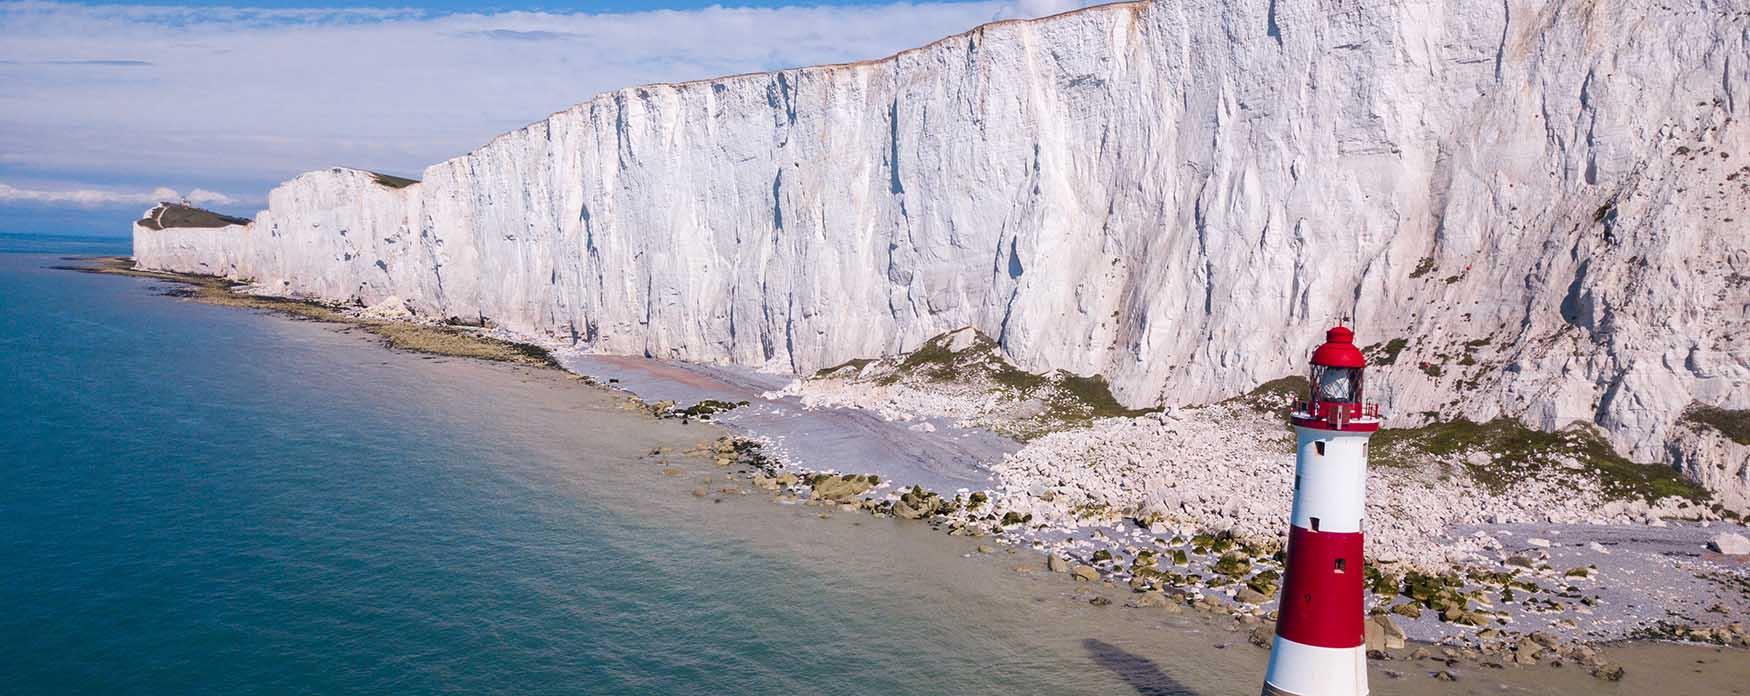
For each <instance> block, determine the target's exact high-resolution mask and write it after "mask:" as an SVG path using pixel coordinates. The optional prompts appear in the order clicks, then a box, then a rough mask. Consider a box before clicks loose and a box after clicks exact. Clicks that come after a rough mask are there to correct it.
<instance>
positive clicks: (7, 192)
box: [0, 182, 241, 208]
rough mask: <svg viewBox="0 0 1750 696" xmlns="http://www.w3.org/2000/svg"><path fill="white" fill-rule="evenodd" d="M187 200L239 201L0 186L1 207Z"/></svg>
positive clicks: (161, 192)
mask: <svg viewBox="0 0 1750 696" xmlns="http://www.w3.org/2000/svg"><path fill="white" fill-rule="evenodd" d="M185 199H186V200H187V201H188V202H190V203H193V204H195V205H234V204H237V203H240V202H241V201H239V200H238V199H236V198H234V197H231V196H227V195H225V194H223V193H217V192H214V191H208V190H206V189H200V188H197V189H195V190H193V191H190V192H189V194H188V195H187V196H186V197H185V196H183V195H182V194H179V193H177V192H176V189H173V188H169V187H166V186H160V187H158V188H155V189H152V190H151V191H150V192H140V191H115V190H107V189H91V188H76V189H59V190H43V189H25V188H18V187H16V186H13V185H11V184H7V183H4V182H0V203H36V204H48V205H77V206H83V207H93V208H94V207H99V206H114V205H156V204H158V203H160V202H163V201H179V200H185Z"/></svg>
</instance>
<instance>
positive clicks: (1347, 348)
mask: <svg viewBox="0 0 1750 696" xmlns="http://www.w3.org/2000/svg"><path fill="white" fill-rule="evenodd" d="M1312 362H1313V364H1314V365H1323V366H1325V367H1367V358H1364V357H1362V356H1361V350H1360V349H1358V348H1356V347H1355V332H1354V331H1350V330H1349V329H1348V328H1346V327H1342V326H1336V327H1332V328H1331V330H1330V331H1326V332H1325V344H1324V345H1322V346H1319V347H1318V350H1315V351H1313V354H1312Z"/></svg>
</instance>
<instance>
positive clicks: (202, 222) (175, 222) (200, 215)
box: [137, 203, 249, 230]
mask: <svg viewBox="0 0 1750 696" xmlns="http://www.w3.org/2000/svg"><path fill="white" fill-rule="evenodd" d="M153 212H156V213H157V215H152V214H147V216H146V217H144V218H140V220H139V222H138V223H137V224H139V225H140V226H141V227H144V228H146V229H149V230H162V229H164V228H166V227H225V226H227V225H247V224H249V218H240V217H231V216H229V215H222V214H219V213H215V212H213V211H211V210H206V209H203V208H193V207H190V206H186V205H180V204H177V203H164V204H161V205H159V206H158V207H157V208H155V209H153Z"/></svg>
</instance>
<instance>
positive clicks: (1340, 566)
mask: <svg viewBox="0 0 1750 696" xmlns="http://www.w3.org/2000/svg"><path fill="white" fill-rule="evenodd" d="M1348 567H1349V562H1348V561H1345V560H1343V559H1341V558H1339V559H1337V572H1339V573H1342V572H1346V571H1347V569H1348Z"/></svg>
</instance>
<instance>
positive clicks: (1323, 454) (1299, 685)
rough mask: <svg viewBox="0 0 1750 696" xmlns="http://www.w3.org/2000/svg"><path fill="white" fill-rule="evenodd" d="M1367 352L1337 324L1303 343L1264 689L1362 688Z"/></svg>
mask: <svg viewBox="0 0 1750 696" xmlns="http://www.w3.org/2000/svg"><path fill="white" fill-rule="evenodd" d="M1366 369H1367V360H1366V358H1364V357H1362V355H1361V351H1360V350H1357V349H1356V348H1355V333H1354V332H1353V331H1350V330H1349V329H1347V328H1344V327H1342V326H1338V327H1336V328H1333V329H1331V330H1330V331H1327V332H1325V343H1324V345H1321V346H1319V347H1318V349H1317V350H1315V351H1313V355H1312V372H1311V374H1310V375H1309V377H1310V380H1311V382H1312V388H1311V393H1310V394H1308V395H1307V400H1306V401H1303V402H1299V403H1297V404H1295V406H1294V412H1293V413H1292V414H1291V417H1292V420H1293V422H1294V432H1295V434H1296V436H1297V437H1296V443H1295V447H1296V454H1295V462H1294V512H1293V514H1292V516H1291V517H1290V518H1289V530H1288V568H1287V571H1288V572H1287V578H1286V579H1285V580H1284V581H1283V584H1282V602H1281V608H1280V609H1279V610H1278V614H1279V618H1278V619H1277V621H1276V643H1275V645H1274V647H1272V648H1271V650H1270V671H1269V674H1268V675H1267V676H1266V677H1265V678H1264V694H1265V696H1279V695H1287V696H1361V695H1363V694H1366V693H1367V652H1366V648H1365V647H1364V646H1365V643H1366V638H1365V635H1364V634H1365V631H1364V629H1363V626H1362V622H1363V621H1364V620H1365V616H1364V609H1363V606H1362V601H1363V593H1362V587H1363V583H1362V573H1361V545H1362V544H1361V535H1362V529H1363V517H1364V516H1365V515H1366V506H1365V500H1366V494H1367V439H1368V438H1369V437H1371V436H1372V435H1373V433H1374V432H1375V431H1377V430H1379V407H1378V406H1377V405H1374V404H1369V403H1367V402H1365V401H1364V400H1363V399H1362V396H1363V391H1362V387H1363V385H1364V384H1365V380H1364V379H1363V373H1364V372H1365V371H1366Z"/></svg>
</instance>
